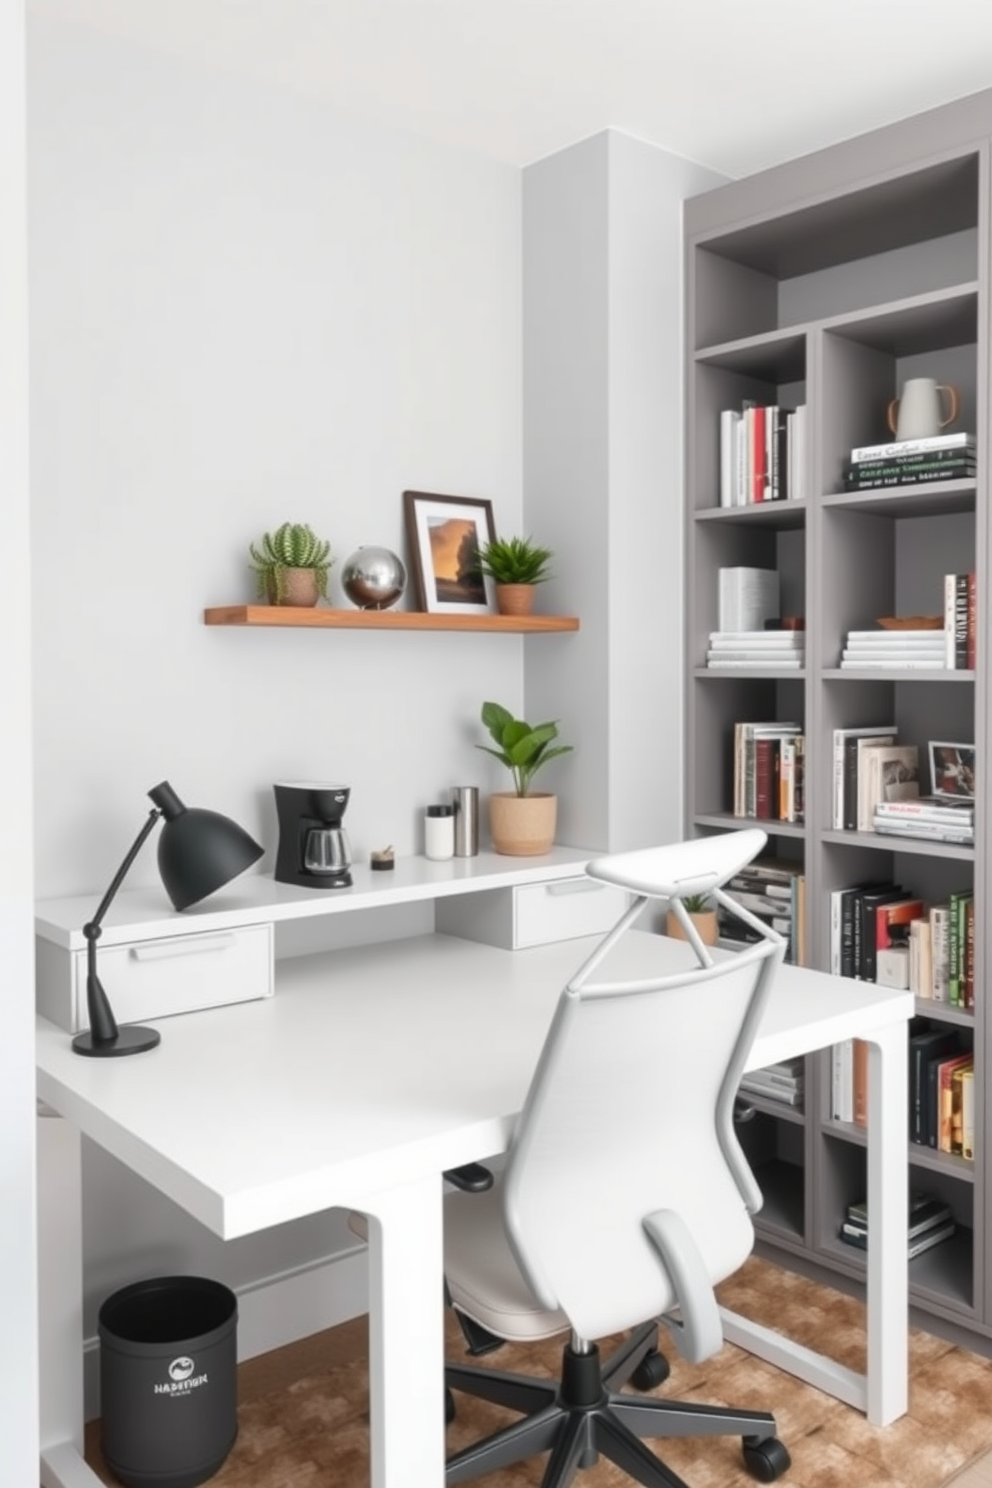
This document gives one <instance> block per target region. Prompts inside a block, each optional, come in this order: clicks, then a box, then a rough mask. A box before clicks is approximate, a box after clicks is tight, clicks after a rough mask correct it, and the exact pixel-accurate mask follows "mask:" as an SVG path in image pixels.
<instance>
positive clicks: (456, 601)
mask: <svg viewBox="0 0 992 1488" xmlns="http://www.w3.org/2000/svg"><path fill="white" fill-rule="evenodd" d="M403 515H404V521H405V525H406V536H407V543H408V545H409V550H410V568H411V573H412V578H413V589H414V595H415V598H416V602H417V607H418V609H420V610H424V611H426V612H427V614H429V615H492V614H494V613H495V610H496V604H495V593H494V588H493V583H492V580H491V579H489V578H488V577H486V576H485V575H484V574H482V573H480V572H479V571H478V570H475V571H473V568H472V565H473V563H474V562H476V561H477V560H478V554H479V550H480V549H481V548H482V547H484V546H485V544H486V543H490V542H492V541H493V540H494V539H495V536H496V527H495V524H494V521H493V505H492V502H491V501H487V500H484V499H482V498H480V497H476V496H439V495H437V494H436V493H434V492H431V491H404V492H403Z"/></svg>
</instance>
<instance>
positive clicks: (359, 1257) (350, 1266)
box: [83, 1245, 369, 1421]
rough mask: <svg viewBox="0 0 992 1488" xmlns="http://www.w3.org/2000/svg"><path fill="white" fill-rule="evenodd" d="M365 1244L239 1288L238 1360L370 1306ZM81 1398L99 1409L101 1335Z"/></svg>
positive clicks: (86, 1355)
mask: <svg viewBox="0 0 992 1488" xmlns="http://www.w3.org/2000/svg"><path fill="white" fill-rule="evenodd" d="M368 1293H369V1288H368V1261H367V1254H366V1248H365V1246H364V1245H357V1246H356V1247H355V1248H354V1249H353V1250H348V1251H338V1252H337V1253H336V1254H335V1255H333V1256H329V1257H326V1258H324V1259H323V1260H318V1261H314V1262H312V1263H311V1264H310V1265H308V1266H302V1267H299V1268H298V1269H297V1270H295V1271H287V1272H282V1273H279V1274H276V1275H273V1276H268V1277H264V1278H263V1279H262V1280H260V1281H254V1282H252V1283H251V1284H250V1285H249V1286H246V1287H243V1288H241V1289H238V1292H237V1296H238V1361H239V1363H240V1362H241V1361H242V1360H244V1359H253V1358H254V1357H255V1356H256V1355H257V1354H265V1353H268V1352H269V1350H270V1349H275V1348H282V1346H283V1345H284V1344H287V1343H293V1342H294V1341H295V1340H296V1339H298V1338H307V1337H309V1336H310V1334H311V1333H320V1332H321V1331H322V1330H323V1329H324V1328H333V1327H336V1325H337V1324H338V1323H346V1322H347V1321H348V1320H349V1319H350V1318H353V1317H359V1316H360V1315H361V1314H362V1313H366V1312H368V1306H369V1303H368ZM83 1401H84V1410H85V1416H86V1420H87V1421H91V1420H93V1419H94V1418H95V1417H96V1416H99V1414H100V1340H99V1339H98V1338H88V1339H86V1341H85V1343H84V1346H83Z"/></svg>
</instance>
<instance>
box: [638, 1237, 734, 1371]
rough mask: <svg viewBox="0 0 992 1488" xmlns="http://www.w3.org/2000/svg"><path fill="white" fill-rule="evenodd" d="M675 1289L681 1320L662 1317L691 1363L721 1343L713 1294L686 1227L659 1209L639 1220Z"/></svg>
mask: <svg viewBox="0 0 992 1488" xmlns="http://www.w3.org/2000/svg"><path fill="white" fill-rule="evenodd" d="M643 1224H644V1228H645V1230H646V1231H647V1234H648V1237H649V1239H650V1240H651V1243H652V1245H653V1246H654V1247H655V1249H656V1250H657V1252H658V1254H659V1255H660V1256H661V1259H662V1261H663V1262H664V1265H665V1270H666V1271H667V1272H668V1275H669V1278H670V1280H671V1283H672V1286H673V1288H674V1290H675V1297H676V1301H677V1302H678V1308H679V1312H680V1313H681V1320H679V1319H676V1318H669V1317H668V1316H666V1317H664V1318H663V1319H662V1321H663V1322H664V1324H665V1326H666V1328H669V1329H671V1331H672V1333H674V1335H675V1341H676V1343H677V1344H678V1349H679V1353H680V1354H681V1355H682V1357H683V1358H685V1359H688V1360H689V1361H690V1362H691V1363H693V1364H698V1363H700V1362H701V1361H702V1360H703V1359H709V1358H712V1356H713V1355H714V1354H715V1353H717V1352H718V1351H719V1350H720V1348H721V1347H722V1346H723V1325H722V1323H721V1322H720V1311H719V1308H718V1307H717V1301H716V1294H715V1293H714V1291H713V1284H712V1282H711V1281H710V1278H709V1272H708V1271H707V1269H706V1266H705V1265H704V1263H703V1258H702V1255H701V1254H700V1251H699V1247H698V1245H697V1244H696V1242H695V1240H694V1239H693V1238H692V1235H691V1233H690V1231H689V1227H688V1225H687V1224H686V1222H685V1220H684V1219H683V1218H682V1216H681V1215H680V1214H676V1212H675V1210H674V1209H659V1210H657V1212H656V1213H654V1214H649V1215H647V1216H646V1218H645V1219H644V1221H643Z"/></svg>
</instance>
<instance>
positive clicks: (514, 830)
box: [489, 791, 558, 858]
mask: <svg viewBox="0 0 992 1488" xmlns="http://www.w3.org/2000/svg"><path fill="white" fill-rule="evenodd" d="M557 820H558V797H557V796H555V795H551V794H550V793H548V792H543V793H538V794H535V795H531V796H518V795H515V794H514V793H513V791H495V792H494V793H493V795H491V796H490V797H489V832H490V835H491V836H492V839H493V848H494V850H495V851H496V852H498V853H504V854H506V855H507V856H508V857H514V858H531V857H538V856H539V855H540V854H541V853H546V852H550V851H551V845H552V843H553V842H554V840H555V826H556V824H557Z"/></svg>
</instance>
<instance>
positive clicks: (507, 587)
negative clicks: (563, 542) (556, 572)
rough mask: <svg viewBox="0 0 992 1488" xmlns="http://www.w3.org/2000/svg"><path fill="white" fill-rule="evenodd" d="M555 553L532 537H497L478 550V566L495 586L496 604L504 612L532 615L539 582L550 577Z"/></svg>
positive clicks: (502, 613) (501, 612)
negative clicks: (534, 540) (549, 565)
mask: <svg viewBox="0 0 992 1488" xmlns="http://www.w3.org/2000/svg"><path fill="white" fill-rule="evenodd" d="M553 556H554V554H553V553H552V551H551V549H550V548H542V547H539V546H538V545H537V543H534V542H531V540H530V538H529V537H507V538H494V539H493V541H492V542H488V543H486V544H485V545H484V547H482V548H481V549H480V551H479V559H478V569H479V572H480V573H483V574H485V575H486V577H487V578H490V579H492V581H493V583H494V584H495V586H496V608H497V610H498V611H499V613H500V614H501V615H529V614H530V613H531V611H532V610H533V608H534V591H535V586H536V585H537V584H543V583H545V582H546V580H548V579H550V578H551V574H550V573H549V572H548V564H549V563H550V562H551V559H552V558H553Z"/></svg>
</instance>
